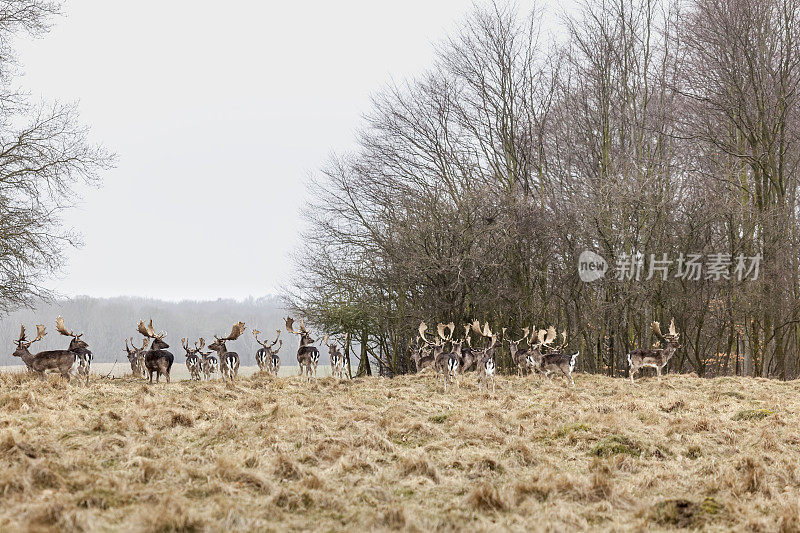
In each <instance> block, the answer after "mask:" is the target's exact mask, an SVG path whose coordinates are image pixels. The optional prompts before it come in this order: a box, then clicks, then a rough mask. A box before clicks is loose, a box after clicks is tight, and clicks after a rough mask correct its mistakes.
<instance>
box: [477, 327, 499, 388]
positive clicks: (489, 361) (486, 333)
mask: <svg viewBox="0 0 800 533" xmlns="http://www.w3.org/2000/svg"><path fill="white" fill-rule="evenodd" d="M473 330H475V331H477V332H478V333H479V334H480V335H481V336H483V337H485V338H487V339H490V340H491V344H489V346H488V347H486V348H484V349H483V350H481V351H479V352H476V359H477V371H478V388H479V389H482V388H483V385H484V384H486V386H487V388H488V383H486V382H487V381H489V380H491V382H492V393H493V394H494V371H495V369H496V365H495V361H494V351H495V345H496V344H497V334H496V333H492V330H491V329H490V328H489V323H488V322H486V323H485V324H484V325H483V331H481V329H480V327H479V326H478V324H477V321H476V322H475V323H473Z"/></svg>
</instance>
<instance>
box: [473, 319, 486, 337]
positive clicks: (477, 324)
mask: <svg viewBox="0 0 800 533" xmlns="http://www.w3.org/2000/svg"><path fill="white" fill-rule="evenodd" d="M487 324H488V322H487ZM472 331H474V332H475V333H477V334H478V335H482V333H481V323H480V322H479V321H478V319H477V318H476V319H473V320H472Z"/></svg>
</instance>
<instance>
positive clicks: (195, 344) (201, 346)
mask: <svg viewBox="0 0 800 533" xmlns="http://www.w3.org/2000/svg"><path fill="white" fill-rule="evenodd" d="M205 345H206V340H205V339H204V338H203V337H200V347H199V348H198V347H197V343H194V347H195V349H196V350H197V351H198V352H199V351H200V350H202V349H203V347H204V346H205Z"/></svg>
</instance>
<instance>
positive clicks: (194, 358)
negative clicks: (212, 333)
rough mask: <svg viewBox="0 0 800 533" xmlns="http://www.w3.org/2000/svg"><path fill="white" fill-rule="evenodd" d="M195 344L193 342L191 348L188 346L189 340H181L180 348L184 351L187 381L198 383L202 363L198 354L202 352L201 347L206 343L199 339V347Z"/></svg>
mask: <svg viewBox="0 0 800 533" xmlns="http://www.w3.org/2000/svg"><path fill="white" fill-rule="evenodd" d="M197 344H198V342H195V343H194V348H192V347H191V346H189V339H185V338H184V339H181V346H183V349H184V350H185V351H186V369H187V370H188V371H189V379H191V380H193V381H195V380H196V381H200V372H201V370H202V368H201V364H202V363H201V361H200V356H199V355H198V354H199V353H201V351H202V350H203V347H204V346H205V345H206V341H205V339H203V338H202V337H200V341H199V344H200V346H198V345H197Z"/></svg>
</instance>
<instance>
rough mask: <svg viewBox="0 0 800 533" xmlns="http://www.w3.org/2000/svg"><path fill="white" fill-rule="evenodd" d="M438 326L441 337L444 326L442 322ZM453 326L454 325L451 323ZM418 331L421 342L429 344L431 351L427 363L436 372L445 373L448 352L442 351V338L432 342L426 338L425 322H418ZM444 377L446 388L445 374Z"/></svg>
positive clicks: (426, 328) (426, 327) (446, 379)
mask: <svg viewBox="0 0 800 533" xmlns="http://www.w3.org/2000/svg"><path fill="white" fill-rule="evenodd" d="M439 326H440V327H439V328H438V329H440V330H441V333H440V336H441V337H442V339H443V338H444V328H445V327H446V326H444V325H443V324H440V325H439ZM453 328H455V325H453ZM418 331H419V338H420V339H421V340H422V342H424V343H425V344H426V345H427V346H429V347H430V349H431V351H432V353H431V355H430V356H429V357H430V358H431V363H429V364H430V366H431V367H432V368H433V369H434V370H435V371H436V372H442V373H445V372H444V371H445V369H446V368H447V361H448V359H449V354H446V353H445V352H444V345H445V343H444V342H442V340H441V339H439V338H437V339H435V340H434V342H431V341H429V340H428V338H427V337H426V336H425V332H426V331H428V325H427V324H426V323H425V322H420V324H419V328H418ZM417 368H419V367H417ZM444 379H445V390H447V382H448V378H447V376H445V378H444Z"/></svg>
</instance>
